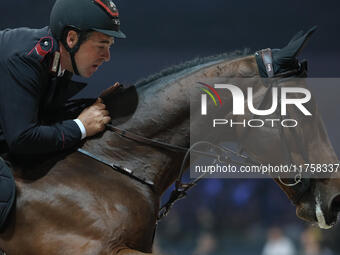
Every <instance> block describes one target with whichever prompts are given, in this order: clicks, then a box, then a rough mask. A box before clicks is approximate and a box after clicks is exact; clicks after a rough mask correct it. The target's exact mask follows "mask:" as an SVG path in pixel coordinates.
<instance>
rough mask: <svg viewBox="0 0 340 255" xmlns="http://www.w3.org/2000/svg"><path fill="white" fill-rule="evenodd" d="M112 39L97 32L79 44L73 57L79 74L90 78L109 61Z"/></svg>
mask: <svg viewBox="0 0 340 255" xmlns="http://www.w3.org/2000/svg"><path fill="white" fill-rule="evenodd" d="M113 42H114V39H113V37H110V36H107V35H105V34H102V33H99V32H92V33H91V35H90V37H89V38H88V39H87V40H86V41H85V42H84V43H82V44H81V46H80V48H79V50H78V52H77V53H76V55H75V59H76V63H77V67H78V71H79V74H80V75H81V76H83V77H86V78H88V77H90V76H92V74H94V72H95V71H97V70H98V68H99V67H100V66H101V65H102V64H103V63H104V62H107V61H109V60H110V47H111V46H112V44H113Z"/></svg>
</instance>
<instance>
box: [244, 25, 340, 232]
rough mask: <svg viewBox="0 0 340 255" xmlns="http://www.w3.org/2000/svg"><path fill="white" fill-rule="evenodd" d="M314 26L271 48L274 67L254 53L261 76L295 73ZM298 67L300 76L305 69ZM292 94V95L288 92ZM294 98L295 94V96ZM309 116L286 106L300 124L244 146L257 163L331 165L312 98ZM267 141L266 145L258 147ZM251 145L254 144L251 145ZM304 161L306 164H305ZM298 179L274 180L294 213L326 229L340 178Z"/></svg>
mask: <svg viewBox="0 0 340 255" xmlns="http://www.w3.org/2000/svg"><path fill="white" fill-rule="evenodd" d="M314 31H315V28H312V29H311V30H309V31H308V32H307V33H305V34H304V33H302V32H299V33H298V34H297V35H296V36H294V37H293V39H292V40H291V41H290V42H289V43H288V45H287V46H286V47H284V48H283V49H281V50H273V51H272V55H273V56H272V57H273V65H272V66H273V70H270V67H269V68H268V66H266V57H265V56H262V58H260V57H261V56H260V55H259V54H258V55H257V64H258V66H259V72H260V74H261V76H262V77H267V76H269V77H275V76H280V74H284V75H285V76H287V75H286V74H289V73H290V72H291V74H293V75H294V76H295V74H294V72H295V70H298V69H300V70H301V64H299V62H298V60H297V58H296V57H297V55H298V54H299V52H301V49H302V48H303V46H304V45H305V44H306V42H307V41H308V39H309V38H310V36H311V35H312V33H313V32H314ZM303 71H304V70H301V72H300V74H299V76H300V77H301V76H303V75H304V73H305V72H303ZM297 84H298V85H299V87H304V86H305V82H304V81H300V82H299V81H297V80H293V81H292V80H289V79H283V80H282V82H280V84H279V87H281V88H282V87H289V86H297ZM291 96H294V94H293V95H291ZM295 96H296V97H297V98H298V96H297V95H295ZM305 106H306V108H307V109H308V111H309V112H311V113H312V115H311V116H303V115H301V112H300V113H299V112H298V111H296V109H290V110H289V109H287V116H289V118H292V119H298V121H299V125H298V126H297V127H296V128H292V129H282V132H281V134H280V135H279V136H276V139H275V138H274V139H266V138H265V137H266V135H267V134H268V133H267V132H263V133H262V134H261V133H256V132H253V133H251V134H250V135H248V137H247V138H248V139H247V141H246V142H245V143H246V144H245V145H243V146H245V148H246V151H247V152H248V153H249V155H251V156H252V157H253V158H256V159H257V160H258V161H260V162H272V163H282V162H286V163H291V164H296V165H302V166H303V169H302V170H303V171H305V170H306V168H307V167H309V166H310V164H313V163H314V164H318V165H320V164H334V163H338V158H337V156H336V153H335V152H334V149H333V147H332V145H331V143H330V141H329V138H328V135H327V131H326V130H325V127H324V124H323V121H322V119H321V116H320V113H319V111H318V109H317V105H316V103H315V101H314V99H313V98H312V99H311V101H309V102H308V103H307V104H306V105H305ZM264 141H266V142H268V143H267V144H266V148H267V149H266V148H264V147H263V146H261V144H263V143H264ZM254 144H256V146H255V147H254ZM304 164H307V165H304ZM334 167H335V166H334ZM297 178H298V179H285V180H282V179H280V178H277V179H275V180H276V182H277V184H278V185H279V186H280V187H281V189H282V190H283V191H284V192H285V193H286V194H287V196H288V197H289V199H290V200H291V201H292V202H293V203H294V204H295V205H296V208H297V210H296V212H297V215H298V216H299V217H300V218H302V219H304V220H306V221H309V222H317V223H318V224H319V226H320V227H323V228H327V227H329V226H330V225H332V224H334V223H335V221H336V218H337V213H338V212H339V211H340V181H339V180H338V179H335V178H332V179H310V178H309V176H308V175H305V176H303V175H302V179H301V180H300V176H298V177H297Z"/></svg>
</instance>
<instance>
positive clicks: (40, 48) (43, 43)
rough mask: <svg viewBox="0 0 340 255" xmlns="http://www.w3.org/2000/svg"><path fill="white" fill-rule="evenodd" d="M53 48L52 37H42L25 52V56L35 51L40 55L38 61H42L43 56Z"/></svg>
mask: <svg viewBox="0 0 340 255" xmlns="http://www.w3.org/2000/svg"><path fill="white" fill-rule="evenodd" d="M52 49H53V39H52V37H50V36H46V37H42V38H40V40H39V41H38V43H37V44H36V45H35V46H34V48H33V49H32V50H31V51H30V52H29V53H28V54H27V56H29V55H31V54H32V53H36V54H37V55H38V56H40V58H41V59H40V61H42V60H43V59H44V58H45V56H46V55H47V54H48V53H49V52H51V51H52Z"/></svg>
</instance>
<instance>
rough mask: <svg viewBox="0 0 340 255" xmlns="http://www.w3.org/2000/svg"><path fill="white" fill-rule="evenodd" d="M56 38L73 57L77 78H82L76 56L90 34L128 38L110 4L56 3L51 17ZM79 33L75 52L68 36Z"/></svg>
mask: <svg viewBox="0 0 340 255" xmlns="http://www.w3.org/2000/svg"><path fill="white" fill-rule="evenodd" d="M50 29H51V31H52V34H53V36H54V37H55V38H56V39H57V40H60V41H61V42H62V44H63V45H64V47H65V48H66V50H67V51H68V52H69V53H70V56H71V61H72V66H73V70H74V72H75V74H77V75H79V72H78V68H77V65H76V62H75V59H74V56H75V53H76V52H77V51H78V50H79V47H80V45H81V44H82V43H83V42H84V40H85V38H86V37H85V36H84V35H85V34H86V33H87V32H89V31H97V32H100V33H103V34H106V35H108V36H112V37H116V38H126V36H125V34H124V33H123V32H122V31H120V21H119V13H118V9H117V7H116V5H115V4H114V3H113V2H112V1H111V0H56V2H55V4H54V6H53V8H52V11H51V15H50ZM70 30H74V31H76V32H77V33H78V43H77V45H75V46H74V47H73V48H70V47H68V45H67V43H66V37H67V33H68V31H70Z"/></svg>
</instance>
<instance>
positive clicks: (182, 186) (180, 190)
mask: <svg viewBox="0 0 340 255" xmlns="http://www.w3.org/2000/svg"><path fill="white" fill-rule="evenodd" d="M255 54H256V55H257V56H261V58H262V60H263V63H264V65H265V68H266V72H267V75H268V77H269V78H287V77H289V76H293V75H298V74H301V73H303V72H304V71H305V70H306V69H307V66H306V62H302V63H301V64H299V65H300V66H299V68H298V69H294V70H291V71H287V72H282V73H279V74H276V75H274V69H273V59H272V52H271V49H269V48H268V49H264V50H261V51H258V52H256V53H255ZM272 86H273V84H272V83H271V84H270V85H269V86H268V88H267V91H266V93H265V95H264V97H263V99H262V102H261V103H260V106H263V105H264V103H265V99H266V97H267V95H268V94H269V93H268V92H269V91H270V88H272ZM281 118H282V116H281ZM106 129H107V130H110V131H112V132H114V133H115V134H117V135H119V136H121V137H125V138H128V139H130V140H133V141H136V142H139V143H142V144H145V145H150V146H153V147H157V148H160V149H165V150H168V151H173V152H180V153H185V156H184V159H183V161H182V165H181V169H180V172H179V174H178V177H177V179H176V182H175V189H174V190H173V191H172V192H171V195H170V198H169V200H168V201H167V202H166V203H165V204H164V205H162V206H161V208H160V209H159V215H158V217H157V220H158V221H159V220H160V219H162V218H163V217H164V216H166V215H167V214H168V212H169V210H170V209H171V208H172V206H173V205H174V203H175V202H176V201H177V200H179V199H182V198H184V197H185V196H186V194H187V192H188V190H190V189H191V188H192V187H194V186H195V185H196V184H197V183H198V182H199V181H200V180H201V179H202V178H203V177H204V175H205V174H206V173H203V174H202V175H200V176H199V177H197V178H196V179H194V180H193V181H192V182H189V183H183V182H182V177H183V173H184V166H185V162H186V160H187V158H188V155H189V153H190V152H192V153H196V154H200V155H204V156H209V157H212V158H215V160H217V161H219V162H221V163H226V162H229V163H234V164H236V165H239V166H240V165H249V164H258V163H257V162H256V161H254V160H253V159H251V158H250V157H248V156H245V155H242V152H243V151H244V148H243V147H242V144H243V141H245V140H246V138H247V134H248V132H246V131H247V129H246V131H245V132H244V133H243V134H242V136H241V141H240V144H241V149H240V150H239V151H238V152H236V151H233V150H231V149H229V148H225V147H221V146H218V145H214V144H211V143H208V142H202V141H201V142H197V143H195V144H194V145H192V146H191V147H190V148H187V147H182V146H177V145H173V144H169V143H165V142H162V141H158V140H155V139H149V138H146V137H143V136H140V135H137V134H134V133H132V132H129V131H127V130H123V129H119V128H118V127H116V126H113V125H112V124H107V125H106ZM280 137H281V139H282V140H283V142H284V153H285V158H286V159H287V161H288V162H289V163H292V159H291V156H290V154H289V149H288V141H287V137H286V135H285V134H284V132H283V128H282V127H281V128H280ZM294 137H296V138H297V139H298V135H297V134H296V132H295V133H294ZM202 143H204V144H208V145H210V146H212V147H215V148H217V149H219V150H220V151H221V152H225V155H222V154H216V153H215V154H212V153H207V152H202V151H198V150H194V148H195V147H196V146H197V145H198V144H202ZM299 146H300V144H299ZM300 149H301V148H300ZM78 152H80V153H82V154H84V155H86V156H88V157H90V158H92V159H95V160H97V161H99V162H101V163H102V164H105V165H107V166H109V167H111V168H112V169H113V170H116V171H118V172H120V173H122V174H125V175H127V176H129V177H131V178H132V179H135V180H136V181H138V182H140V183H142V184H145V185H148V186H149V187H150V188H151V189H152V190H154V189H155V187H154V186H155V184H154V183H153V182H152V181H151V180H147V179H145V178H141V177H138V176H137V175H135V173H134V171H133V170H131V169H128V168H125V167H123V166H121V165H119V164H117V163H115V162H109V161H107V160H106V159H103V158H100V157H98V156H96V155H94V154H92V153H90V152H88V151H86V150H84V149H81V148H79V149H78ZM228 154H231V155H232V156H236V157H238V158H240V159H241V160H242V161H241V160H235V159H232V158H231V157H230V156H228ZM302 154H303V158H304V160H307V156H306V155H305V153H304V151H303V150H302ZM278 180H279V181H280V183H281V184H282V185H284V186H287V187H293V186H296V185H297V184H299V183H302V182H303V181H302V176H301V173H299V174H297V175H296V176H295V178H294V181H295V183H292V184H289V183H285V182H283V181H282V179H281V178H280V176H279V177H278ZM303 186H306V185H303ZM307 186H308V185H307ZM302 189H303V190H305V189H306V187H302ZM302 193H303V192H302ZM302 193H301V194H302ZM301 196H302V195H301ZM301 196H299V197H301ZM298 200H299V198H297V199H294V201H293V202H296V201H298Z"/></svg>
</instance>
